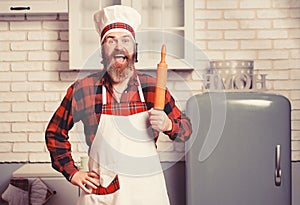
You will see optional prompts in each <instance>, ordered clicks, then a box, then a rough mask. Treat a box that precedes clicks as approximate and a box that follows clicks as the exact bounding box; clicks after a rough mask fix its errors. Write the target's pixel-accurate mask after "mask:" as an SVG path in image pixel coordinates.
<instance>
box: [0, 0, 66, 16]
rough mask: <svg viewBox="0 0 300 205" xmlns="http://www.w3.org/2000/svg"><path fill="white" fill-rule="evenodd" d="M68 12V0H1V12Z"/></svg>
mask: <svg viewBox="0 0 300 205" xmlns="http://www.w3.org/2000/svg"><path fill="white" fill-rule="evenodd" d="M67 12H68V0H34V1H32V0H31V1H23V0H20V1H16V0H15V1H11V0H1V1H0V14H17V13H67Z"/></svg>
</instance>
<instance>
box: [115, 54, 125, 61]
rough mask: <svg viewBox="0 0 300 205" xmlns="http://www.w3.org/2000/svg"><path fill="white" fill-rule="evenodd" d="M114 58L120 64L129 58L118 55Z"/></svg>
mask: <svg viewBox="0 0 300 205" xmlns="http://www.w3.org/2000/svg"><path fill="white" fill-rule="evenodd" d="M114 58H115V60H116V61H117V62H118V63H124V62H125V60H126V59H127V57H126V56H125V55H124V54H117V55H115V56H114Z"/></svg>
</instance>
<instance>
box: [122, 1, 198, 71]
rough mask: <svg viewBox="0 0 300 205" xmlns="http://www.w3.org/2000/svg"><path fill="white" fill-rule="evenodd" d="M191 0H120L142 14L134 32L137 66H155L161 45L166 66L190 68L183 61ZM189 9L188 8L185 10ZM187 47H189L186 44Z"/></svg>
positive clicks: (189, 27)
mask: <svg viewBox="0 0 300 205" xmlns="http://www.w3.org/2000/svg"><path fill="white" fill-rule="evenodd" d="M192 2H193V1H187V0H184V1H183V0H152V1H148V0H123V4H124V5H127V6H131V7H133V8H135V9H136V10H137V11H138V12H139V13H140V14H141V15H142V25H141V27H140V30H139V31H138V32H137V35H136V36H137V42H138V43H139V46H138V51H139V62H138V63H137V64H136V66H137V68H140V69H143V68H156V64H157V63H158V62H159V60H160V50H161V47H162V45H163V44H165V45H166V48H167V59H166V60H167V63H168V65H169V67H170V68H172V69H176V68H180V69H183V68H186V67H191V65H188V64H192V62H187V56H189V58H190V57H191V53H192V52H190V53H188V52H189V51H191V50H192V49H187V48H188V43H190V42H191V40H192V39H191V36H190V33H192V32H191V30H192V25H190V23H191V22H192V20H191V18H192V16H190V14H192V11H193V8H192V5H193V3H192ZM188 9H189V10H188ZM188 19H190V20H188ZM190 48H191V47H190Z"/></svg>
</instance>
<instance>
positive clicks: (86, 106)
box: [45, 71, 192, 180]
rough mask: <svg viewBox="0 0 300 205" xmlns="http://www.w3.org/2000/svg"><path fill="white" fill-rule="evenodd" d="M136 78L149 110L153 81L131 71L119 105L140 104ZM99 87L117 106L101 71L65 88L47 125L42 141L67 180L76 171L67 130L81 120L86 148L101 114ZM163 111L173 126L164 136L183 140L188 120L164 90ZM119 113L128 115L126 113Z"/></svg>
mask: <svg viewBox="0 0 300 205" xmlns="http://www.w3.org/2000/svg"><path fill="white" fill-rule="evenodd" d="M137 75H138V76H139V79H140V82H141V86H142V90H143V94H144V97H145V101H146V105H147V109H148V110H149V109H151V108H152V107H153V105H154V97H155V84H156V80H155V78H153V77H151V76H149V75H146V74H143V73H140V72H138V71H135V72H134V75H133V76H132V77H131V78H130V80H129V83H128V87H127V89H126V90H125V91H124V93H123V95H122V97H121V99H120V100H121V102H139V101H140V97H139V94H138V91H137V90H138V88H137V87H138V81H137ZM103 85H105V86H106V88H107V90H108V92H107V103H108V104H110V103H112V104H113V103H117V101H116V99H115V98H114V97H113V95H112V93H113V90H112V85H111V83H110V81H109V80H108V76H107V74H106V73H105V72H103V71H101V72H98V73H95V74H92V75H90V76H88V77H86V78H83V79H79V80H77V81H75V82H74V83H73V84H72V85H71V86H70V87H69V88H68V90H67V94H66V95H65V97H64V99H63V100H62V102H61V105H60V106H59V107H58V109H57V110H56V112H55V113H54V115H53V117H52V119H51V120H50V122H49V124H48V127H47V130H46V134H45V138H46V144H47V147H48V150H49V152H50V156H51V161H52V166H53V168H54V169H56V170H57V171H59V172H61V173H62V174H63V175H64V176H65V177H66V178H67V179H68V180H70V177H71V176H73V175H74V174H75V173H76V172H77V171H78V168H77V167H76V166H75V164H74V160H73V158H72V156H71V144H70V142H69V141H68V139H69V136H68V131H69V130H70V129H71V128H72V127H73V125H74V123H76V122H78V121H82V123H83V125H84V134H85V137H86V143H87V145H88V146H89V147H90V146H91V144H92V142H93V139H94V137H95V135H96V132H97V128H98V124H99V120H100V116H101V113H102V86H103ZM164 111H165V113H166V114H167V115H168V117H169V118H170V119H171V121H172V124H173V127H172V130H171V131H167V132H164V133H165V134H166V135H168V136H169V138H170V139H172V140H175V141H182V142H183V141H186V140H187V139H188V138H189V136H190V135H191V132H192V127H191V124H190V120H189V119H188V118H187V117H186V116H185V115H184V114H182V113H181V111H180V110H179V109H178V108H177V107H176V105H175V101H174V99H173V97H172V96H171V94H170V92H169V91H168V90H167V91H166V99H165V108H164ZM113 114H115V113H113ZM117 114H118V113H117ZM119 114H122V115H129V114H130V113H119ZM156 139H157V138H156Z"/></svg>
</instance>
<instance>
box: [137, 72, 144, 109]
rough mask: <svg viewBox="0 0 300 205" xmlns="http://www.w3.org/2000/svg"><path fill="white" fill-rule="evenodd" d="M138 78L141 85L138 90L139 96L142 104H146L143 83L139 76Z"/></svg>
mask: <svg viewBox="0 0 300 205" xmlns="http://www.w3.org/2000/svg"><path fill="white" fill-rule="evenodd" d="M136 77H137V81H138V83H139V86H138V90H139V94H140V99H141V102H143V103H144V102H145V98H144V94H143V90H142V86H141V82H140V79H139V76H136Z"/></svg>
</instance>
